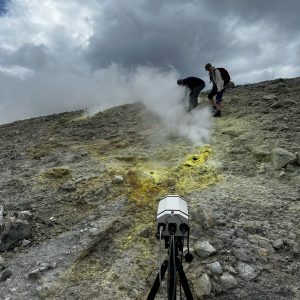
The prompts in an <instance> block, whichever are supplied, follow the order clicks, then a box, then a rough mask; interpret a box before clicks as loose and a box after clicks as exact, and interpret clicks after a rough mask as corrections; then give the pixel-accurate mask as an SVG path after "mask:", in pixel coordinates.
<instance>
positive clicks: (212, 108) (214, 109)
mask: <svg viewBox="0 0 300 300" xmlns="http://www.w3.org/2000/svg"><path fill="white" fill-rule="evenodd" d="M216 110H218V109H217V107H216V106H212V107H211V108H210V111H211V112H212V113H215V112H216Z"/></svg>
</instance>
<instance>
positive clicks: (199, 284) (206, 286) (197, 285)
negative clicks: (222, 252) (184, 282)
mask: <svg viewBox="0 0 300 300" xmlns="http://www.w3.org/2000/svg"><path fill="white" fill-rule="evenodd" d="M194 290H195V294H196V296H197V297H199V298H202V297H203V296H208V295H209V294H210V293H211V290H212V285H211V282H210V279H209V276H208V275H207V274H203V275H202V276H201V277H200V278H198V279H196V280H195V281H194Z"/></svg>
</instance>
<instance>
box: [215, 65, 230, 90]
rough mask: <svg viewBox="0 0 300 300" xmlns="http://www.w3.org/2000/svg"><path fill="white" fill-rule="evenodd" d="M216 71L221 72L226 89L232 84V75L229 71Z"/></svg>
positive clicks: (222, 69)
mask: <svg viewBox="0 0 300 300" xmlns="http://www.w3.org/2000/svg"><path fill="white" fill-rule="evenodd" d="M216 70H219V71H220V72H221V77H222V79H223V81H224V87H225V86H226V85H227V84H228V83H229V82H230V75H229V73H228V71H227V70H226V69H224V68H216Z"/></svg>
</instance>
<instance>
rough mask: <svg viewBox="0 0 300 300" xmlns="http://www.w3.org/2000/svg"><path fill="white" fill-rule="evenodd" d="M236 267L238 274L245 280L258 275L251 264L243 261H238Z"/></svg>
mask: <svg viewBox="0 0 300 300" xmlns="http://www.w3.org/2000/svg"><path fill="white" fill-rule="evenodd" d="M237 268H238V271H239V274H240V276H241V277H242V278H243V279H245V280H247V281H250V280H252V279H254V278H255V277H257V276H258V272H257V270H255V269H254V268H253V267H252V266H250V265H248V264H245V263H243V262H240V263H239V264H238V267H237Z"/></svg>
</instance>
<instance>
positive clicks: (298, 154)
mask: <svg viewBox="0 0 300 300" xmlns="http://www.w3.org/2000/svg"><path fill="white" fill-rule="evenodd" d="M296 157H297V164H298V165H300V151H299V152H297V153H296Z"/></svg>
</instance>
